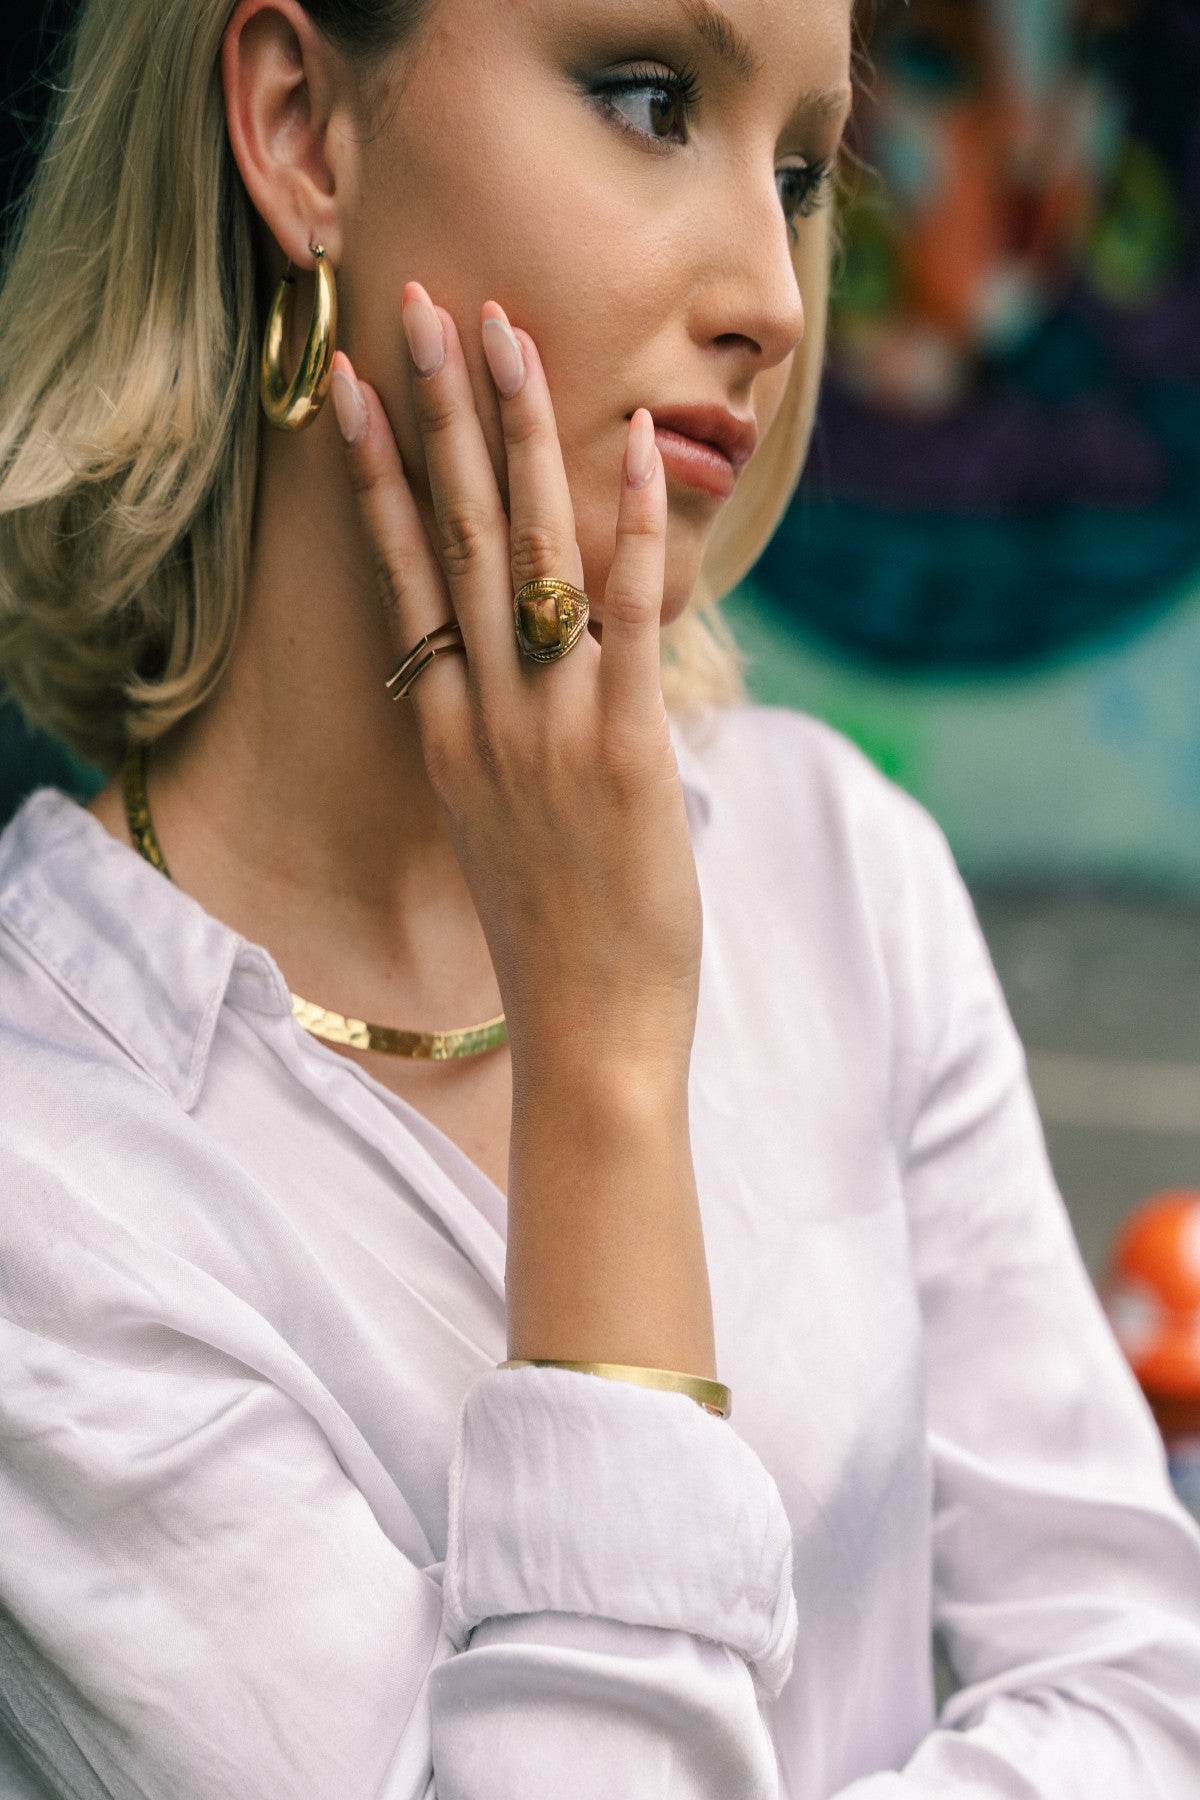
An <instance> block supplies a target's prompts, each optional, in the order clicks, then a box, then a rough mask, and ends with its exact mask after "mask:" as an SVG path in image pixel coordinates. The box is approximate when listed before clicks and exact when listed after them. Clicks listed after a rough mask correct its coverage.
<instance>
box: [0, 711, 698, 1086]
mask: <svg viewBox="0 0 1200 1800" xmlns="http://www.w3.org/2000/svg"><path fill="white" fill-rule="evenodd" d="M671 735H672V740H673V743H674V746H675V753H676V760H677V762H678V765H679V776H680V782H681V784H682V786H683V789H684V801H685V805H686V806H687V809H688V816H689V820H690V822H691V825H692V827H693V829H694V830H695V829H698V828H699V827H701V826H703V825H704V824H705V823H706V822H707V820H708V817H709V813H710V810H711V803H712V802H711V789H710V784H709V777H708V772H707V770H706V769H705V767H704V766H703V763H702V760H701V756H700V754H699V751H698V749H697V748H696V746H695V745H694V744H693V743H692V742H689V741H688V739H687V738H685V737H684V736H683V734H682V731H681V730H680V729H679V727H678V726H677V724H676V722H675V721H674V720H672V722H671ZM0 923H2V924H3V925H5V926H7V928H8V929H9V930H10V931H11V932H12V933H13V935H14V936H15V937H16V938H18V939H19V940H20V942H21V943H23V944H24V946H25V948H26V949H27V950H28V952H29V954H30V955H31V956H32V957H33V958H34V959H35V960H36V961H37V962H38V963H39V964H40V965H41V966H42V968H43V969H45V971H46V973H47V974H48V975H50V976H51V977H52V979H53V980H54V981H55V982H56V983H57V984H58V986H59V987H60V988H62V989H63V991H64V992H65V993H67V994H68V995H69V996H70V997H71V999H72V1000H73V1001H75V1003H76V1004H77V1005H78V1006H80V1007H81V1008H82V1009H83V1011H84V1012H85V1013H86V1014H87V1015H88V1016H89V1017H90V1018H92V1019H94V1020H95V1021H96V1023H97V1024H98V1025H100V1026H101V1027H102V1028H103V1030H104V1031H106V1032H107V1033H108V1035H109V1037H111V1038H113V1039H114V1040H115V1041H116V1042H117V1043H119V1044H120V1045H121V1046H122V1048H123V1049H124V1050H125V1051H126V1052H127V1053H128V1054H129V1056H131V1057H132V1058H133V1060H134V1062H135V1063H136V1064H137V1065H138V1066H139V1067H140V1068H141V1069H143V1070H144V1071H145V1072H146V1074H148V1075H149V1076H151V1077H152V1078H153V1079H154V1080H155V1081H157V1082H159V1083H160V1084H161V1085H162V1086H163V1087H165V1088H166V1089H167V1090H168V1092H169V1093H170V1094H172V1095H173V1096H174V1098H175V1099H176V1100H177V1101H178V1102H179V1103H180V1104H181V1105H182V1106H183V1107H184V1108H185V1109H188V1110H190V1109H191V1107H192V1106H194V1105H195V1103H196V1100H197V1098H198V1097H199V1093H200V1089H201V1086H202V1084H203V1081H204V1073H205V1069H206V1067H207V1062H208V1054H209V1050H210V1048H211V1045H212V1038H213V1033H214V1031H215V1029H216V1024H217V1018H218V1015H219V1013H220V1010H221V1005H222V1002H223V1001H224V999H225V997H226V994H227V993H228V992H230V990H231V987H232V989H233V995H232V997H234V998H236V1000H237V1003H238V1004H239V1005H245V1006H250V1007H252V1008H254V1009H255V1010H258V1011H265V1012H289V1011H290V1010H291V996H290V994H289V992H288V988H287V983H286V982H285V980H284V978H283V975H282V973H281V971H280V969H279V967H278V965H277V964H276V963H275V962H274V960H273V959H272V957H271V956H270V955H269V954H268V953H267V951H266V950H264V949H262V948H261V947H260V946H258V945H255V944H251V943H249V942H247V940H246V939H245V938H243V937H241V936H239V934H238V933H237V932H235V931H233V930H232V929H231V928H230V927H229V926H227V925H223V924H222V923H221V921H220V920H219V919H214V918H213V917H212V916H211V914H209V913H207V912H205V910H204V908H203V907H202V906H201V905H200V904H199V903H198V902H197V901H195V900H193V899H192V898H191V896H190V895H189V894H186V893H185V892H184V891H183V890H182V889H181V888H177V887H176V886H175V885H174V884H173V883H172V882H171V881H169V880H167V879H166V877H164V876H163V875H161V874H160V873H159V871H158V870H157V869H155V868H152V867H151V865H150V864H149V863H148V862H146V861H145V859H144V858H143V857H141V856H139V855H138V854H137V852H136V851H134V850H131V849H130V848H129V847H128V846H127V845H125V844H122V843H118V841H117V840H116V839H115V838H114V837H113V836H112V835H111V834H110V833H109V832H108V831H106V830H105V828H104V826H103V825H101V823H100V821H99V820H98V819H97V818H95V817H94V816H93V814H91V813H90V812H88V810H87V808H86V807H83V806H80V805H79V804H78V802H77V801H75V800H72V799H70V798H69V797H68V796H67V795H66V794H64V793H61V792H60V791H59V790H58V789H56V788H40V789H38V790H37V792H36V793H34V794H31V795H30V796H29V798H28V799H27V800H26V801H25V803H24V805H23V806H22V807H21V808H20V810H19V812H18V813H17V814H16V816H15V817H14V818H13V819H12V820H11V821H10V823H9V825H8V827H7V829H6V830H5V831H4V832H3V833H2V834H0Z"/></svg>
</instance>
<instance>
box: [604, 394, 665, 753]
mask: <svg viewBox="0 0 1200 1800" xmlns="http://www.w3.org/2000/svg"><path fill="white" fill-rule="evenodd" d="M666 562H667V482H666V475H665V474H664V472H663V464H662V456H661V455H660V453H659V449H658V445H657V444H656V443H655V441H654V420H653V419H652V417H651V416H650V413H649V412H648V411H647V410H646V408H645V407H644V406H639V407H638V409H637V411H636V412H635V413H634V415H633V418H632V419H631V420H630V422H629V435H628V438H627V440H626V445H625V457H624V460H623V462H622V465H621V497H620V501H619V503H618V508H617V543H616V550H615V552H614V554H613V560H612V566H611V568H610V570H609V575H608V581H607V583H606V585H605V589H604V618H603V621H602V632H601V639H600V699H601V705H602V706H603V707H604V708H605V709H606V710H607V711H608V712H609V714H610V716H614V717H616V716H622V717H625V718H639V717H640V718H648V717H650V716H652V714H653V713H654V712H656V711H657V710H658V709H659V707H660V702H661V694H662V676H661V672H660V660H659V659H660V644H659V637H660V630H661V618H662V600H663V584H664V579H665V575H666Z"/></svg>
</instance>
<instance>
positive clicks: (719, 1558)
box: [0, 707, 1200, 1800]
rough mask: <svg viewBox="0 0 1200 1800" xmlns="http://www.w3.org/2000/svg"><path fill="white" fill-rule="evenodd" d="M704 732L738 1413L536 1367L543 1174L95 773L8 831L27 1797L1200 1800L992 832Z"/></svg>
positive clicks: (709, 1117) (7, 1379) (12, 1597)
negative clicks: (440, 1123) (466, 1111)
mask: <svg viewBox="0 0 1200 1800" xmlns="http://www.w3.org/2000/svg"><path fill="white" fill-rule="evenodd" d="M675 735H676V745H677V749H678V752H679V757H680V766H681V772H682V776H683V780H684V787H685V793H686V798H687V803H688V811H689V818H690V821H691V826H692V833H693V842H694V845H695V851H696V858H697V866H698V870H699V876H700V885H701V892H702V897H703V906H704V948H703V959H702V972H701V993H700V1005H699V1016H698V1020H697V1028H696V1038H695V1046H694V1054H693V1061H692V1071H691V1090H690V1096H691V1124H692V1141H693V1148H694V1154H695V1163H696V1170H697V1176H698V1182H699V1190H700V1199H701V1207H702V1212H703V1220H704V1231H705V1240H706V1244H707V1250H708V1259H709V1267H710V1271H711V1279H712V1294H713V1306H714V1317H715V1326H716V1341H717V1353H718V1365H719V1372H720V1375H721V1378H722V1380H724V1381H726V1382H727V1383H728V1384H729V1385H730V1386H731V1388H732V1390H733V1396H734V1410H733V1416H732V1420H731V1421H730V1422H729V1423H723V1422H722V1421H720V1420H719V1419H715V1418H713V1417H711V1416H710V1415H708V1414H706V1413H704V1412H703V1411H702V1410H701V1409H700V1408H699V1407H697V1406H695V1405H694V1404H693V1402H692V1401H690V1400H689V1399H686V1398H684V1397H681V1396H678V1395H674V1394H668V1393H661V1392H652V1391H643V1390H640V1389H637V1388H633V1387H630V1386H627V1385H624V1384H621V1383H618V1382H615V1381H608V1380H603V1379H598V1378H596V1377H592V1376H587V1375H579V1374H575V1373H570V1372H565V1371H559V1370H538V1369H525V1370H512V1371H501V1370H497V1369H496V1368H495V1367H494V1365H495V1364H496V1363H498V1362H499V1361H501V1360H502V1359H503V1358H504V1355H505V1321H504V1292H503V1268H504V1234H505V1201H504V1196H503V1194H502V1193H501V1192H500V1191H499V1190H498V1189H497V1188H496V1186H495V1185H494V1184H493V1183H492V1182H491V1181H490V1180H489V1179H488V1178H487V1177H486V1176H485V1175H484V1174H483V1173H482V1172H481V1171H480V1170H479V1169H478V1168H477V1167H476V1166H474V1165H473V1164H472V1163H471V1162H470V1161H469V1160H468V1158H467V1157H466V1156H465V1155H464V1154H463V1153H462V1152H461V1151H460V1150H459V1149H458V1148H457V1147H456V1146H455V1145H454V1144H453V1143H452V1142H451V1141H450V1140H449V1139H448V1138H447V1137H446V1136H445V1135H444V1134H443V1133H442V1132H440V1131H439V1130H438V1129H437V1128H435V1127H434V1126H433V1125H432V1124H430V1123H429V1122H428V1121H427V1120H426V1119H424V1118H423V1117H422V1116H421V1115H420V1114H419V1113H418V1112H416V1111H415V1110H414V1109H413V1108H412V1107H411V1106H409V1105H407V1104H406V1103H405V1102H404V1101H403V1100H400V1099H398V1098H396V1097H395V1096H393V1095H392V1094H391V1093H389V1092H388V1091H387V1090H386V1089H385V1088H384V1087H383V1086H381V1085H380V1084H379V1083H377V1082H376V1081H375V1080H374V1079H373V1078H372V1076H371V1075H369V1074H367V1073H365V1072H364V1071H363V1070H362V1069H361V1068H359V1067H357V1066H355V1065H354V1064H352V1063H351V1062H350V1061H348V1060H347V1059H345V1058H343V1057H340V1056H338V1055H337V1054H336V1053H335V1052H333V1051H331V1050H330V1049H329V1048H327V1047H326V1046H324V1045H322V1044H321V1043H319V1042H318V1041H317V1040H316V1039H314V1038H313V1037H311V1036H309V1035H308V1034H307V1033H306V1032H305V1031H304V1030H303V1029H302V1028H301V1027H300V1026H299V1025H298V1024H297V1023H296V1021H295V1020H294V1019H293V1017H292V1015H291V1008H290V1002H289V996H288V990H287V985H286V983H285V981H284V978H283V976H282V974H281V972H280V970H279V968H278V967H277V966H276V964H275V963H274V962H273V961H272V959H271V957H270V956H268V955H267V953H266V952H265V951H264V950H263V949H262V948H260V947H258V946H256V945H254V944H251V943H247V942H246V941H245V940H243V939H242V938H241V937H239V936H238V935H237V934H235V933H234V932H233V931H231V930H229V929H228V928H227V927H226V926H225V925H223V924H221V923H220V921H218V920H217V919H214V918H212V917H211V916H209V915H208V914H207V913H206V912H204V911H203V909H202V908H201V907H200V906H199V905H198V904H197V903H196V902H195V901H194V900H192V899H191V898H190V897H189V896H188V895H187V894H186V893H183V892H181V891H180V890H179V889H178V888H176V887H173V886H172V885H171V884H170V883H169V882H168V881H166V880H165V879H164V878H163V877H162V876H161V875H160V874H158V873H157V872H156V871H155V870H154V869H153V868H151V867H150V865H149V864H148V863H146V862H144V861H142V860H141V859H140V858H139V857H138V856H137V855H136V854H135V853H134V852H133V851H132V850H130V849H128V848H126V847H125V846H124V845H122V844H120V843H118V842H116V841H115V840H114V839H113V838H111V837H110V836H109V835H108V834H107V833H106V832H105V831H104V829H103V828H102V827H101V826H100V824H99V823H98V822H97V821H96V820H95V819H94V818H93V817H92V816H91V815H90V814H89V813H88V812H86V811H85V810H84V809H82V808H81V807H80V806H78V805H77V804H76V803H75V802H74V801H72V800H70V799H68V798H67V797H66V796H65V795H63V794H61V793H58V792H57V791H54V790H52V789H43V790H42V791H40V792H39V793H37V794H35V795H34V796H33V797H32V798H31V799H30V800H29V801H27V803H26V804H25V806H24V807H23V809H22V810H21V812H20V813H19V814H18V816H17V818H16V819H15V820H14V821H13V822H12V823H11V825H10V826H9V827H8V829H7V831H6V832H5V833H4V835H3V837H2V838H0V1109H2V1118H0V1746H2V1748H0V1793H2V1794H3V1795H4V1796H5V1797H9V1796H14V1797H16V1796H19V1797H21V1800H26V1797H28V1800H33V1797H34V1796H45V1795H46V1794H52V1795H61V1796H70V1797H71V1800H101V1797H102V1796H110V1797H112V1800H432V1796H434V1795H435V1794H436V1796H437V1800H564V1796H569V1797H570V1800H783V1797H787V1800H824V1797H826V1796H831V1795H838V1796H840V1800H935V1797H936V1800H985V1797H986V1800H1002V1797H1003V1800H1035V1797H1036V1800H1073V1797H1074V1796H1080V1797H1082V1796H1087V1800H1143V1797H1145V1800H1150V1797H1151V1796H1153V1797H1155V1800H1186V1797H1187V1796H1193V1795H1200V1533H1198V1532H1197V1531H1196V1529H1195V1527H1194V1526H1193V1525H1192V1524H1191V1523H1190V1522H1189V1521H1188V1520H1187V1518H1186V1517H1185V1515H1184V1513H1183V1511H1182V1509H1181V1508H1180V1507H1179V1506H1178V1504H1177V1503H1176V1501H1175V1500H1174V1499H1173V1497H1172V1494H1171V1492H1170V1488H1169V1484H1168V1481H1167V1478H1166V1474H1165V1469H1164V1460H1163V1456H1162V1452H1161V1449H1160V1446H1159V1443H1158V1440H1157V1437H1156V1434H1155V1431H1154V1428H1153V1425H1152V1423H1151V1420H1150V1417H1149V1414H1148V1412H1147V1410H1146V1408H1145V1406H1144V1403H1143V1402H1142V1400H1141V1397H1140V1396H1139V1394H1138V1393H1137V1390H1136V1388H1135V1386H1134V1384H1133V1381H1132V1379H1131V1377H1130V1375H1129V1373H1128V1371H1127V1369H1126V1367H1125V1365H1124V1364H1123V1362H1122V1360H1121V1357H1120V1355H1119V1353H1118V1351H1117V1349H1116V1347H1115V1345H1114V1342H1113V1340H1112V1338H1111V1336H1110V1334H1109V1331H1108V1328H1107V1326H1106V1324H1105V1322H1104V1319H1103V1316H1102V1314H1101V1312H1100V1309H1099V1306H1098V1303H1097V1301H1096V1299H1095V1296H1094V1294H1093V1292H1092V1289H1091V1287H1090V1284H1089V1282H1088V1280H1087V1277H1086V1275H1085V1273H1084V1270H1083V1268H1082V1265H1081V1262H1080V1259H1079V1256H1078V1254H1077V1252H1076V1249H1075V1246H1074V1243H1073V1240H1072V1237H1071V1233H1070V1229H1069V1226H1068V1224H1067V1221H1066V1217H1065V1214H1064V1211H1063V1207H1062V1203H1061V1201H1060V1199H1059V1197H1058V1194H1057V1192H1056V1190H1055V1186H1054V1182H1053V1179H1052V1176H1051V1172H1050V1169H1049V1167H1048V1165H1047V1160H1046V1155H1045V1151H1044V1148H1043V1142H1042V1136H1041V1132H1040V1129H1039V1126H1038V1121H1037V1117H1036V1114H1035V1110H1034V1105H1033V1101H1032V1099H1031V1095H1030V1090H1029V1086H1028V1083H1027V1079H1026V1074H1025V1068H1024V1061H1023V1057H1022V1054H1021V1050H1020V1046H1019V1044H1018V1042H1017V1039H1016V1036H1015V1034H1014V1031H1013V1028H1012V1026H1011V1024H1010V1021H1009V1018H1008V1015H1007V1013H1006V1010H1005V1007H1004V1004H1003V1001H1002V999H1001V996H1000V993H999V991H998V987H997V983H996V979H995V976H994V974H993V971H992V968H991V964H990V962H989V959H988V956H987V953H986V951H985V949H984V946H983V943H982V941H981V939H980V935H979V931H978V928H977V926H976V923H975V919H974V915H973V913H972V910H971V907H970V903H969V901H968V899H967V897H966V894H965V892H964V889H963V886H962V884H961V882H960V880H959V878H958V876H957V874H956V872H955V869H954V866H953V863H952V861H951V858H950V856H949V853H948V851H947V849H946V846H945V843H944V840H943V839H942V837H941V835H940V833H939V832H938V830H937V828H936V827H935V826H934V825H933V824H932V822H931V821H930V819H929V818H928V816H927V815H926V814H925V813H923V812H922V811H921V809H920V808H919V807H917V806H916V805H915V804H914V803H913V802H912V801H910V800H909V799H907V798H906V797H905V796H903V795H902V794H900V793H899V792H898V791H897V790H896V789H894V788H893V787H891V786H890V785H889V784H888V783H887V782H885V781H884V780H883V778H882V777H880V776H879V775H877V774H876V773H875V772H874V770H872V769H871V768H870V767H869V765H868V764H867V763H866V762H865V761H864V760H863V759H862V758H861V757H860V756H859V755H858V753H857V752H855V751H854V750H852V749H851V748H850V747H849V746H848V745H847V744H845V743H844V742H843V741H842V740H841V739H839V738H838V737H836V736H835V735H834V734H833V733H832V732H830V731H828V730H826V729H825V728H824V727H822V726H819V725H817V724H815V723H814V722H812V721H810V720H807V719H805V718H803V717H801V716H800V715H797V714H793V713H789V712H785V711H779V710H771V709H765V708H757V707H745V708H739V709H736V710H734V711H732V712H730V713H729V714H727V715H725V716H724V717H723V718H722V719H721V721H720V725H719V729H718V730H717V732H716V735H715V737H714V738H713V739H712V741H711V742H710V743H709V744H708V745H707V746H705V747H702V748H695V747H693V746H690V745H688V744H687V743H686V742H685V741H684V739H683V737H682V735H681V734H680V732H679V731H678V730H677V731H676V734H675ZM317 998H318V999H319V998H320V996H317ZM935 1629H936V1630H937V1631H938V1632H940V1634H941V1637H942V1639H943V1640H944V1643H945V1646H946V1649H947V1653H948V1656H949V1659H950V1661H951V1663H952V1665H953V1668H954V1670H955V1673H956V1676H957V1679H958V1682H959V1684H960V1685H959V1687H958V1691H957V1692H956V1693H955V1694H954V1696H953V1698H952V1699H951V1700H950V1701H949V1702H948V1703H947V1704H946V1706H945V1707H944V1708H943V1710H942V1713H941V1715H940V1717H937V1716H935V1701H934V1692H933V1684H932V1680H931V1673H930V1655H929V1646H930V1638H931V1632H932V1631H933V1630H935Z"/></svg>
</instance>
